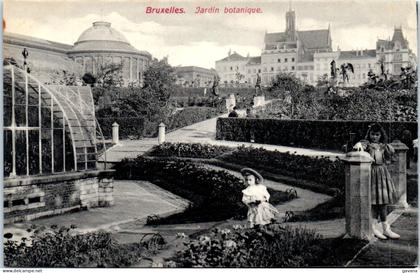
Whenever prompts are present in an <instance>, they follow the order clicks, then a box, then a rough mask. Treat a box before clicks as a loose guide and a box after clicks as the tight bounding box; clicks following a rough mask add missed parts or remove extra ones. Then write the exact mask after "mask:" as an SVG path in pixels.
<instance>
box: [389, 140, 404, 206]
mask: <svg viewBox="0 0 420 273" xmlns="http://www.w3.org/2000/svg"><path fill="white" fill-rule="evenodd" d="M391 145H392V147H393V148H394V149H395V155H394V156H393V158H392V160H391V164H389V165H388V170H389V173H390V174H391V177H392V180H393V182H394V185H395V189H396V190H397V193H398V195H397V196H398V201H397V203H396V204H395V205H397V206H398V207H402V208H408V207H409V205H408V203H407V151H408V147H407V146H406V145H405V144H404V143H402V142H401V141H399V140H394V141H393V142H392V143H391Z"/></svg>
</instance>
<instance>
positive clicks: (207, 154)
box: [147, 143, 233, 158]
mask: <svg viewBox="0 0 420 273" xmlns="http://www.w3.org/2000/svg"><path fill="white" fill-rule="evenodd" d="M232 150H233V149H232V148H229V147H225V146H214V145H209V144H200V143H164V144H161V145H158V146H154V147H153V148H152V149H151V150H150V151H149V152H148V153H147V155H150V156H164V157H173V156H175V157H190V158H215V157H217V156H220V155H222V154H224V153H226V152H229V151H232Z"/></svg>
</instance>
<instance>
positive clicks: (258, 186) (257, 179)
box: [241, 168, 278, 228]
mask: <svg viewBox="0 0 420 273" xmlns="http://www.w3.org/2000/svg"><path fill="white" fill-rule="evenodd" d="M241 174H242V176H243V177H244V179H245V182H246V183H248V187H247V188H246V189H245V190H243V191H242V193H243V197H242V202H244V203H245V205H247V207H248V223H249V226H250V227H251V228H252V227H254V226H258V225H260V226H263V225H267V224H270V223H271V222H273V220H274V218H275V214H277V213H278V211H277V209H276V208H275V207H273V206H272V205H271V204H270V203H268V201H269V199H270V194H269V193H268V191H267V187H266V186H264V185H263V184H262V182H263V181H264V179H263V177H262V176H261V175H260V174H259V173H258V172H257V171H255V170H253V169H250V168H244V169H242V170H241Z"/></svg>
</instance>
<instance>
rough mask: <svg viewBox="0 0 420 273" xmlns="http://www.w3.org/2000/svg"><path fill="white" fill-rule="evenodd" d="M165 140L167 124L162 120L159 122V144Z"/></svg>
mask: <svg viewBox="0 0 420 273" xmlns="http://www.w3.org/2000/svg"><path fill="white" fill-rule="evenodd" d="M164 142H165V124H163V122H161V123H160V124H159V134H158V144H159V145H160V144H162V143H164Z"/></svg>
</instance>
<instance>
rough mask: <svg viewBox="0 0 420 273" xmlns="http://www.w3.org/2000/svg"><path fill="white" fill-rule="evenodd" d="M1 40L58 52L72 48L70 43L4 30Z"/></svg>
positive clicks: (64, 51)
mask: <svg viewBox="0 0 420 273" xmlns="http://www.w3.org/2000/svg"><path fill="white" fill-rule="evenodd" d="M3 42H4V43H5V44H14V45H20V46H28V47H31V48H38V49H44V50H52V51H55V52H59V53H66V52H67V51H68V50H70V49H71V48H72V45H68V44H63V43H57V42H53V41H49V40H44V39H39V38H35V37H31V36H26V35H21V34H16V33H10V32H5V33H4V34H3Z"/></svg>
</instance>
